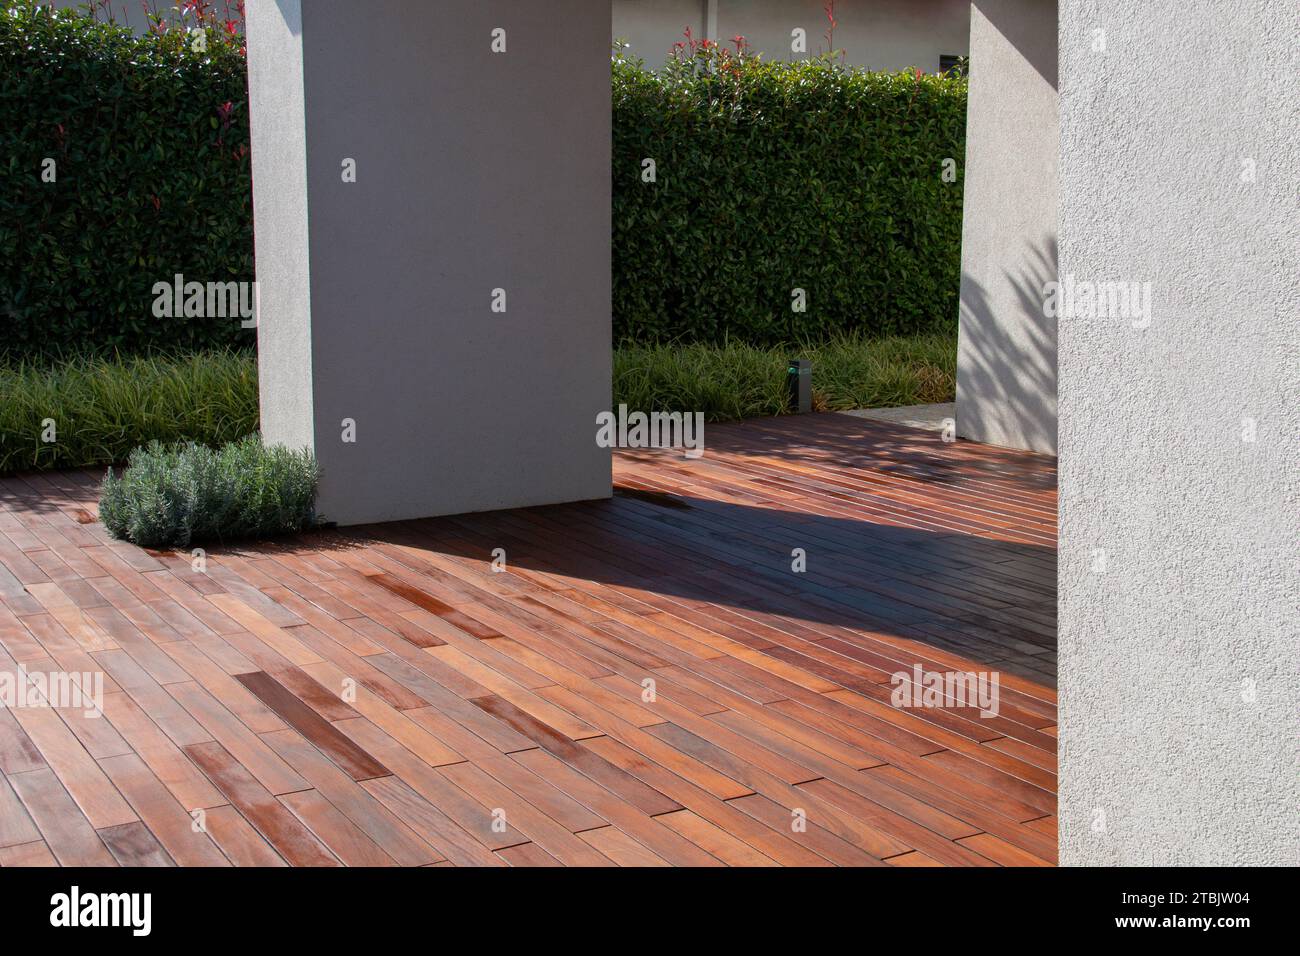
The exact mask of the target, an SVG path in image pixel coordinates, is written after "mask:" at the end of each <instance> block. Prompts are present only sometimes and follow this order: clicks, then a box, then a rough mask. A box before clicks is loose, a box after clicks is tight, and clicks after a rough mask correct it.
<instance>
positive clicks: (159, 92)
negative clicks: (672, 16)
mask: <svg viewBox="0 0 1300 956" xmlns="http://www.w3.org/2000/svg"><path fill="white" fill-rule="evenodd" d="M205 36H207V37H208V41H207V51H206V52H196V51H195V50H194V49H193V48H192V46H191V45H190V44H191V41H190V40H187V38H186V36H185V35H184V34H183V32H182V31H180V30H177V29H173V30H171V31H169V32H168V33H167V34H166V35H164V36H156V35H148V36H143V37H136V36H133V35H132V34H131V33H130V32H128V31H127V30H125V29H123V28H120V27H116V26H112V25H109V24H97V23H95V22H94V20H92V19H91V18H88V17H85V16H79V15H76V14H74V13H73V12H72V11H66V10H65V11H61V12H59V13H58V14H57V15H52V14H50V13H49V12H48V11H47V10H45V9H43V8H37V7H36V6H34V4H33V3H32V0H24V2H23V3H21V4H18V5H16V6H15V7H14V8H13V9H5V10H2V11H0V117H3V122H2V123H0V173H2V175H0V353H5V352H8V353H10V354H15V355H18V356H30V355H33V354H48V353H60V352H67V351H76V352H85V351H87V350H91V351H99V352H108V353H112V352H142V351H150V350H154V349H158V348H163V349H169V350H174V349H178V348H179V349H203V348H214V347H216V348H225V347H231V346H239V347H242V346H251V345H252V344H253V343H254V335H253V333H252V332H251V331H250V330H246V329H241V328H240V323H239V321H238V319H229V318H202V319H200V318H183V317H182V318H159V317H156V316H155V315H154V309H153V306H154V299H155V295H154V286H155V284H157V283H159V282H171V281H172V279H173V277H174V276H175V275H176V274H178V273H179V274H182V275H184V277H185V279H186V281H187V282H202V283H217V282H241V281H251V280H252V278H253V236H252V196H251V176H250V162H249V133H248V109H247V81H246V77H245V62H244V58H243V56H242V55H241V51H240V50H239V48H238V43H239V40H238V39H237V38H236V39H235V40H234V41H226V40H222V39H219V38H218V31H216V30H209V31H207V33H206V34H205ZM965 101H966V82H965V80H964V79H963V78H959V77H939V76H924V75H922V76H917V75H915V74H911V73H869V72H865V71H860V70H852V69H846V68H843V67H840V66H837V65H835V64H833V63H830V62H828V61H825V60H816V61H806V62H802V63H764V62H762V61H760V60H758V59H755V58H752V57H748V56H744V57H737V56H729V55H725V54H720V53H719V52H718V51H717V49H716V47H711V46H709V47H705V46H703V45H696V46H695V48H694V49H688V50H686V51H685V52H684V53H682V54H680V55H678V56H677V57H675V58H674V59H671V60H670V61H669V63H668V64H667V65H666V66H665V67H664V68H662V69H660V70H658V71H655V72H650V71H647V70H645V69H643V68H641V67H640V65H639V64H636V63H633V62H630V61H628V60H626V59H624V58H622V57H615V59H614V63H613V104H614V107H613V108H614V137H613V157H614V176H613V180H614V186H613V213H614V215H613V226H614V236H613V238H614V250H613V266H614V269H613V288H614V296H613V307H614V308H613V311H614V328H615V335H616V337H617V338H618V339H619V340H634V341H641V342H649V341H672V340H695V341H711V342H719V341H723V340H725V339H726V338H727V337H730V338H731V339H733V340H736V339H740V340H745V341H748V342H751V343H755V344H769V343H775V342H779V341H793V340H799V341H806V340H814V339H823V338H826V337H827V336H829V335H832V334H835V333H840V332H858V333H864V334H867V335H872V336H881V335H889V334H911V333H916V332H925V331H932V330H936V329H951V328H953V327H954V324H955V321H956V315H957V294H958V283H959V275H960V248H961V162H962V159H963V156H964V135H965ZM47 159H53V160H54V161H55V163H56V164H57V165H56V167H55V168H56V173H57V181H56V182H53V183H49V182H44V181H42V172H43V170H44V166H43V163H44V161H45V160H47ZM645 159H653V160H654V161H655V163H656V181H655V182H653V183H647V182H644V181H643V179H642V174H643V165H642V163H643V160H645ZM945 159H953V160H955V163H956V175H957V179H956V181H955V182H944V180H943V178H942V172H943V164H944V160H945ZM795 288H801V289H803V290H805V293H806V301H807V310H806V311H805V312H803V313H798V312H795V311H793V310H792V308H791V304H792V298H791V295H792V290H794V289H795Z"/></svg>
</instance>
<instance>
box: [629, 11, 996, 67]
mask: <svg viewBox="0 0 1300 956" xmlns="http://www.w3.org/2000/svg"><path fill="white" fill-rule="evenodd" d="M708 7H709V3H708V0H614V3H613V11H614V36H615V37H616V38H623V39H626V40H629V41H630V42H631V44H632V53H633V54H635V55H636V56H639V57H641V58H642V59H644V60H645V61H646V64H647V65H648V66H652V67H656V66H658V65H659V64H660V63H662V62H663V60H664V57H666V56H667V55H668V51H669V50H670V49H671V48H672V45H673V43H675V42H676V41H678V40H680V39H682V30H683V29H684V28H685V27H687V26H690V28H691V30H692V31H693V32H694V35H695V36H697V37H702V36H708V37H709V38H710V39H716V40H719V41H721V42H722V43H724V44H729V43H730V42H731V38H732V37H734V36H735V35H736V34H738V33H739V34H742V35H744V37H745V38H746V39H747V40H748V41H749V42H750V44H751V45H752V46H753V48H754V49H755V50H756V51H758V52H761V53H762V54H763V56H764V57H765V58H766V59H769V60H797V59H803V58H804V57H805V56H807V55H810V54H811V55H813V56H816V55H817V54H818V53H821V52H824V51H825V50H826V49H827V42H826V37H825V34H826V29H827V26H828V24H827V20H826V0H716V17H717V27H716V29H715V30H714V31H713V33H712V34H710V33H709V32H708V30H707V22H708V21H707V13H708ZM969 11H970V3H969V0H837V2H836V4H835V19H836V21H837V22H838V24H839V25H838V26H837V27H836V28H835V49H836V50H837V51H843V52H844V54H845V61H846V62H847V63H850V64H852V65H854V66H862V67H867V68H869V69H873V70H903V69H908V68H909V67H919V68H920V69H922V70H924V71H925V72H927V73H933V72H935V71H936V70H938V68H939V57H940V55H943V54H952V55H956V56H961V55H964V54H966V53H967V52H969V42H970V12H969ZM795 27H802V28H803V29H804V30H805V31H807V38H808V53H807V54H795V53H792V52H791V50H790V31H791V30H793V29H794V28H795Z"/></svg>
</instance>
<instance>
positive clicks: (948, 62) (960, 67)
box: [939, 53, 970, 76]
mask: <svg viewBox="0 0 1300 956" xmlns="http://www.w3.org/2000/svg"><path fill="white" fill-rule="evenodd" d="M969 67H970V57H966V56H961V55H959V54H956V53H944V54H941V55H940V57H939V72H940V73H952V74H955V75H958V76H965V75H966V72H967V70H968V69H969Z"/></svg>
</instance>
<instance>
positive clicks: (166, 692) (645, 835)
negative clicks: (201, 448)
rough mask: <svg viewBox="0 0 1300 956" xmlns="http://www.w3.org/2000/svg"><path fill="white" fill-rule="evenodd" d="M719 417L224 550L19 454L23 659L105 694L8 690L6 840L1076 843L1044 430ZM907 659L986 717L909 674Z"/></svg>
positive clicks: (549, 861)
mask: <svg viewBox="0 0 1300 956" xmlns="http://www.w3.org/2000/svg"><path fill="white" fill-rule="evenodd" d="M707 438H708V441H709V448H708V452H707V454H706V456H705V457H704V458H703V459H702V460H698V461H687V460H684V459H683V458H682V457H681V456H680V455H679V454H677V453H673V452H667V451H653V452H650V451H647V452H622V453H619V455H618V457H617V461H616V486H617V489H618V490H617V493H616V496H615V498H614V499H613V500H612V501H605V502H587V503H581V504H572V505H562V506H555V507H547V508H534V509H528V510H522V511H513V512H504V513H496V514H484V515H472V516H467V517H458V518H442V519H434V520H425V521H412V522H404V523H401V524H394V525H384V526H376V527H370V528H360V529H349V530H348V531H346V532H330V533H323V534H315V535H309V536H304V537H302V538H299V539H294V540H290V541H286V542H279V543H276V544H271V545H259V546H248V547H239V548H216V549H213V550H212V551H211V552H210V553H209V554H208V556H207V566H206V572H202V573H200V572H196V571H195V570H193V569H192V566H191V557H190V555H189V554H184V553H183V554H156V553H147V552H145V551H143V550H140V549H138V548H135V547H131V546H127V545H123V544H121V543H119V542H114V541H111V540H110V539H109V538H108V537H107V535H106V534H105V532H104V529H103V527H102V526H101V525H99V524H98V523H96V522H95V519H94V514H95V505H94V501H95V497H96V494H95V482H96V476H95V475H92V474H89V473H84V472H83V473H63V474H53V475H47V476H39V475H31V476H24V477H11V478H6V479H0V672H4V671H9V672H18V668H19V665H20V664H21V665H22V666H23V667H24V668H25V669H26V671H27V672H28V673H29V674H37V673H41V672H45V673H49V672H55V671H63V672H78V673H86V674H93V673H95V672H102V673H103V675H104V697H103V710H104V713H103V715H102V716H86V715H85V714H84V713H83V712H82V711H81V710H72V709H60V710H52V709H47V708H40V707H31V706H27V707H12V708H9V709H5V708H3V707H0V771H2V772H3V775H2V776H0V865H5V866H12V865H35V864H53V863H56V862H57V863H62V864H69V865H78V864H79V865H113V864H115V863H119V864H123V865H152V864H160V865H165V864H171V863H176V864H180V865H185V866H220V865H226V864H228V863H233V864H237V865H274V866H279V865H283V864H286V863H288V864H293V865H307V866H314V865H338V864H340V863H342V864H347V865H357V866H366V865H393V864H398V865H426V864H436V865H444V866H446V865H457V866H474V865H502V864H510V865H554V864H557V863H560V864H572V865H609V864H619V865H632V866H639V865H664V864H669V865H686V866H712V865H718V864H734V865H772V864H783V865H799V866H803V865H836V864H838V865H848V866H880V865H893V866H932V865H950V866H965V865H971V866H990V865H999V864H1001V865H1043V864H1051V863H1054V862H1055V860H1056V817H1055V812H1056V796H1055V790H1056V728H1055V721H1056V717H1055V711H1056V694H1055V691H1054V690H1053V686H1054V677H1053V675H1054V672H1055V623H1056V621H1055V582H1056V576H1055V547H1056V490H1055V467H1054V461H1053V460H1052V459H1050V458H1045V457H1041V456H1035V455H1027V454H1021V453H1013V452H1008V451H1005V450H1000V449H995V448H991V447H987V446H980V445H975V444H971V443H966V442H958V443H955V444H944V443H943V442H942V441H941V440H940V437H939V436H938V435H937V434H932V433H927V432H921V431H917V430H912V429H907V428H902V427H899V426H895V425H891V424H886V423H880V422H871V421H866V420H862V419H856V418H851V417H849V416H843V415H835V414H827V415H813V416H804V417H794V418H787V419H771V420H761V421H754V422H747V423H743V424H737V425H726V426H714V427H711V428H709V429H708V432H707ZM430 480H431V481H436V480H437V477H436V476H430ZM495 549H503V551H504V561H505V564H504V568H499V569H494V568H493V566H492V559H493V552H494V550H495ZM796 549H799V551H801V552H802V554H803V555H804V556H805V557H806V570H804V571H802V572H796V571H794V570H793V569H792V563H793V562H794V561H795V560H796V558H797V557H798V552H797V550H796ZM497 553H498V555H499V554H501V552H497ZM915 665H920V666H921V667H922V668H923V669H924V671H925V672H927V673H928V672H954V671H956V672H966V671H973V672H997V673H998V675H999V677H1000V682H1001V683H1000V692H1001V693H1000V705H999V712H998V714H997V716H995V717H981V716H980V715H979V713H978V712H977V711H976V710H975V709H973V708H971V707H957V706H943V707H940V706H931V707H922V708H913V709H902V708H897V707H894V706H892V705H891V692H892V690H893V688H892V687H891V683H890V681H891V675H893V674H894V673H896V672H907V673H909V674H910V673H912V669H913V667H914V666H915ZM83 679H86V678H83ZM948 703H949V704H951V703H952V702H951V701H949V702H948ZM200 811H201V812H200ZM196 821H197V823H196Z"/></svg>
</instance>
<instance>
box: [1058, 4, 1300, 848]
mask: <svg viewBox="0 0 1300 956" xmlns="http://www.w3.org/2000/svg"><path fill="white" fill-rule="evenodd" d="M1097 31H1101V33H1100V34H1099V33H1098V32H1097ZM1297 35H1300V7H1297V6H1296V4H1294V3H1291V2H1270V0H1241V2H1239V3H1232V4H1224V3H1219V2H1216V0H1149V2H1147V3H1140V4H1133V3H1114V4H1112V3H1098V2H1091V0H1062V4H1061V22H1060V51H1061V253H1060V270H1061V274H1062V276H1063V277H1064V276H1067V275H1073V276H1074V277H1075V278H1076V279H1077V280H1081V281H1082V280H1087V281H1120V280H1128V281H1139V282H1150V283H1151V289H1152V296H1151V298H1152V305H1153V308H1152V315H1151V317H1150V324H1149V326H1147V327H1146V328H1134V327H1133V323H1132V322H1131V321H1126V320H1124V319H1122V318H1119V319H1112V318H1105V319H1103V318H1096V319H1092V318H1085V317H1082V316H1079V317H1075V318H1069V319H1066V318H1063V319H1062V320H1061V323H1060V332H1061V335H1060V344H1061V360H1060V399H1061V434H1060V444H1061V472H1060V482H1061V574H1060V623H1061V634H1060V668H1061V727H1060V739H1061V757H1060V771H1061V795H1062V801H1061V807H1060V813H1061V821H1060V823H1061V825H1060V832H1061V843H1062V857H1061V859H1062V862H1063V863H1066V864H1091V865H1133V864H1165V865H1168V864H1205V865H1212V864H1264V863H1271V864H1286V865H1294V864H1295V862H1296V859H1297V855H1298V853H1300V840H1298V839H1297V817H1296V808H1297V806H1300V765H1298V763H1297V748H1296V741H1295V719H1296V714H1297V712H1300V693H1298V692H1297V684H1296V674H1297V673H1300V627H1298V626H1297V615H1296V608H1297V603H1298V601H1300V579H1298V575H1297V564H1296V540H1297V535H1296V516H1297V514H1300V467H1297V466H1298V465H1300V462H1298V461H1297V455H1296V419H1295V414H1296V409H1297V408H1300V388H1298V383H1300V341H1298V339H1297V335H1296V321H1297V316H1300V281H1298V280H1297V276H1300V262H1297V250H1300V217H1297V215H1296V210H1295V174H1296V169H1297V168H1300V140H1297V138H1296V136H1295V130H1296V129H1297V127H1298V126H1300V91H1298V90H1297V87H1296V84H1295V82H1294V77H1295V76H1296V75H1297V74H1298V73H1300V48H1297V46H1296V43H1295V38H1296V36H1297ZM1100 43H1104V49H1102V48H1099V44H1100ZM1176 64H1181V65H1182V66H1183V67H1185V68H1176V67H1174V65H1176ZM1103 560H1104V566H1103V564H1102V561H1103ZM1103 567H1104V570H1103Z"/></svg>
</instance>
